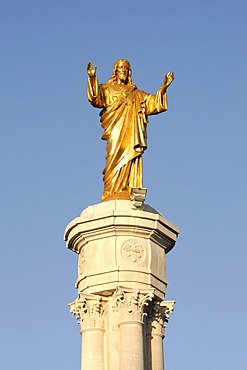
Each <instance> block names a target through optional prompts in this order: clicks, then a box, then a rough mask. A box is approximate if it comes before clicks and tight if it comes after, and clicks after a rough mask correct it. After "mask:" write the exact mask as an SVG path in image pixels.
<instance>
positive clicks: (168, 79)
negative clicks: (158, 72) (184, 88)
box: [160, 72, 175, 94]
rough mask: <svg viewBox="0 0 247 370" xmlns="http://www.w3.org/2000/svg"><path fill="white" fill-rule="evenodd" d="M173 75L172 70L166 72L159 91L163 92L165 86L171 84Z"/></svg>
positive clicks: (165, 88)
mask: <svg viewBox="0 0 247 370" xmlns="http://www.w3.org/2000/svg"><path fill="white" fill-rule="evenodd" d="M174 78H175V76H174V73H173V72H168V73H167V74H166V75H165V77H164V81H163V85H162V86H161V88H160V89H161V92H162V93H163V94H164V93H165V92H166V90H167V88H168V87H169V86H170V85H171V83H172V81H173V80H174Z"/></svg>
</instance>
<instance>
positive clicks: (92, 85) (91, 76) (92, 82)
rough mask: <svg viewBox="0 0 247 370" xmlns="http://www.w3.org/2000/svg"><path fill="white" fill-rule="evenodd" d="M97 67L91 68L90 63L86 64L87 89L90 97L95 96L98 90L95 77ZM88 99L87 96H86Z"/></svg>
mask: <svg viewBox="0 0 247 370" xmlns="http://www.w3.org/2000/svg"><path fill="white" fill-rule="evenodd" d="M96 71H97V66H95V67H93V66H92V63H91V62H88V64H87V74H88V85H89V86H88V88H89V90H90V95H92V96H96V95H97V90H98V86H97V85H98V83H97V77H96ZM88 99H89V96H88Z"/></svg>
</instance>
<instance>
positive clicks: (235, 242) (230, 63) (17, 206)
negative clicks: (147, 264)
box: [0, 0, 247, 370]
mask: <svg viewBox="0 0 247 370" xmlns="http://www.w3.org/2000/svg"><path fill="white" fill-rule="evenodd" d="M0 19H1V23H0V39H1V44H0V45H1V59H0V64H1V74H0V84H1V89H0V102H1V109H0V122H1V139H0V140H1V144H0V151H1V155H0V160H1V182H0V189H1V190H0V197H1V203H0V209H1V215H0V228H1V261H0V274H1V279H0V291H1V303H0V348H1V352H2V353H1V356H0V368H1V369H4V370H14V369H16V368H18V369H21V370H22V369H23V370H44V369H46V370H53V369H59V370H67V369H79V368H80V335H79V327H78V326H77V325H76V320H75V318H73V317H72V316H71V315H70V313H69V308H68V307H67V303H69V302H71V301H73V300H74V299H75V298H76V290H75V288H74V282H75V280H76V277H77V256H76V255H75V254H73V253H72V252H71V251H69V250H67V249H66V248H65V243H64V241H63V232H64V229H65V227H66V225H67V224H68V222H70V221H71V220H72V219H73V218H75V217H77V216H78V215H79V214H80V212H81V211H82V210H83V209H84V208H86V207H87V206H89V205H92V204H95V203H98V202H99V201H100V196H101V192H102V189H103V186H102V176H101V171H102V169H103V167H104V156H105V143H104V142H102V141H101V140H100V137H101V134H102V129H101V127H100V123H99V117H98V113H99V112H98V110H97V109H93V108H92V107H91V106H90V104H89V103H88V102H87V99H86V93H85V85H86V78H87V75H86V64H87V61H88V60H91V61H92V63H93V64H97V66H98V71H97V74H98V77H99V80H100V81H101V82H104V81H106V80H107V79H108V78H109V76H110V75H111V71H112V66H113V63H114V62H115V60H116V59H119V58H126V59H128V60H130V62H131V65H132V69H133V81H134V82H135V83H136V84H137V86H138V87H139V88H140V89H142V90H145V91H147V92H150V93H155V91H156V89H157V88H158V87H159V86H160V84H161V83H162V81H163V77H164V75H165V73H167V72H168V71H174V72H175V76H176V77H175V81H174V83H173V85H172V86H171V87H170V88H169V91H168V99H169V110H168V112H166V113H163V114H162V115H159V116H156V117H152V118H150V122H149V127H148V140H149V148H148V150H147V151H146V153H145V155H144V185H145V186H146V187H147V188H148V196H147V203H148V204H150V205H151V206H153V207H154V208H156V209H158V210H159V211H160V212H162V213H163V215H164V216H165V217H166V218H167V219H169V220H170V221H172V222H173V223H175V224H176V225H178V226H179V227H180V230H181V234H180V236H179V240H178V242H177V244H176V247H175V248H174V250H173V251H172V252H171V253H170V254H169V255H168V258H167V278H168V281H169V286H168V293H167V299H175V300H176V301H177V303H176V309H175V312H174V314H173V316H172V317H171V319H170V323H169V326H168V328H167V332H166V340H165V347H166V360H165V361H166V368H167V370H181V369H186V370H187V369H188V370H198V369H200V370H219V369H224V370H232V369H246V368H247V360H246V331H247V324H246V322H247V319H246V315H247V298H246V283H247V274H246V263H247V261H246V257H247V245H246V244H247V243H246V219H247V217H246V216H247V195H246V192H247V155H246V154H247V145H246V142H247V119H246V96H247V42H246V40H247V3H246V1H244V0H234V1H229V0H214V1H212V0H208V1H206V0H205V1H202V0H188V1H185V0H172V1H171V0H170V1H166V0H153V1H146V0H142V1H141V0H137V1H135V0H132V1H129V0H126V1H124V2H118V1H112V0H110V1H107V0H106V1H99V0H96V1H93V2H86V1H82V0H70V1H68V0H59V1H58V0H43V1H37V0H29V1H28V0H22V1H20V0H19V1H17V0H2V2H1V5H0Z"/></svg>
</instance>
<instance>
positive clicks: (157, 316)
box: [147, 300, 176, 337]
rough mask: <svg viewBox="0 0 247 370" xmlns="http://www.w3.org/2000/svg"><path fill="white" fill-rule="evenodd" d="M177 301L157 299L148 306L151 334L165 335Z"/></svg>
mask: <svg viewBox="0 0 247 370" xmlns="http://www.w3.org/2000/svg"><path fill="white" fill-rule="evenodd" d="M175 303H176V302H175V301H158V300H155V301H153V302H152V304H151V305H150V306H148V308H147V322H148V326H149V333H150V334H151V335H160V336H162V337H164V336H165V328H166V327H167V325H166V324H167V323H168V321H169V318H170V315H171V314H172V313H173V311H174V305H175Z"/></svg>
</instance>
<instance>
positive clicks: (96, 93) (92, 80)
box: [87, 62, 105, 108]
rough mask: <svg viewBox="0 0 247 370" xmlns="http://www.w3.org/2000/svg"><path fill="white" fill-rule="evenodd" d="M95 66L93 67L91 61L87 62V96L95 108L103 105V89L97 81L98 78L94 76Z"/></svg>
mask: <svg viewBox="0 0 247 370" xmlns="http://www.w3.org/2000/svg"><path fill="white" fill-rule="evenodd" d="M96 70H97V67H96V66H95V67H93V66H92V63H91V62H88V64H87V73H88V81H87V97H88V100H89V102H90V103H91V104H92V105H93V106H94V107H97V108H103V107H104V106H105V103H104V101H105V99H104V89H103V88H102V86H101V85H99V83H98V78H97V77H96Z"/></svg>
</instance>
